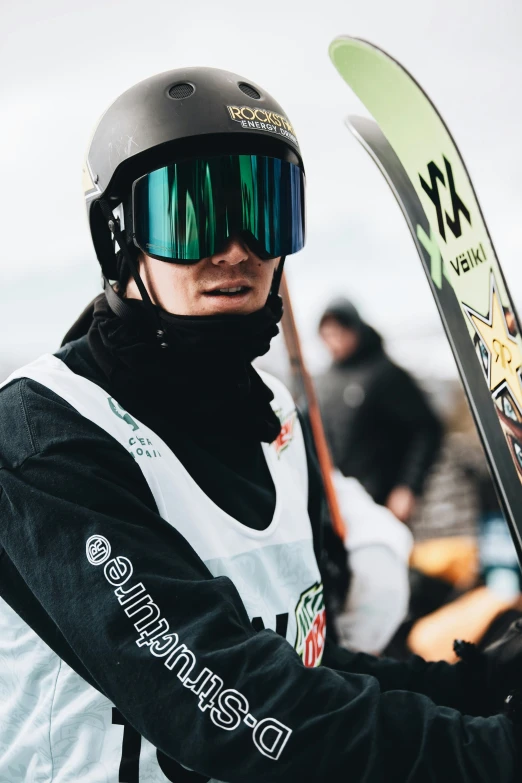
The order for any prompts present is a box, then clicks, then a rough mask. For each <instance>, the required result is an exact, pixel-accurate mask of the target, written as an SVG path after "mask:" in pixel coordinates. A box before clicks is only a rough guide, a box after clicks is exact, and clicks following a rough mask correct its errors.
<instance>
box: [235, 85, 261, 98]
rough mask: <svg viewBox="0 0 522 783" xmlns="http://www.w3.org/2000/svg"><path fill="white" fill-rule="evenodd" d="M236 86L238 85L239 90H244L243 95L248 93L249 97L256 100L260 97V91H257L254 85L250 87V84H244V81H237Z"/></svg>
mask: <svg viewBox="0 0 522 783" xmlns="http://www.w3.org/2000/svg"><path fill="white" fill-rule="evenodd" d="M237 86H238V87H239V89H240V90H241V92H244V93H245V95H248V97H249V98H255V99H256V101H257V100H259V98H260V97H261V93H260V92H258V91H257V90H256V88H255V87H252V85H251V84H246V83H245V82H239V84H238V85H237Z"/></svg>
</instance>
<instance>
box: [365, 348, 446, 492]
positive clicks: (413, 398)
mask: <svg viewBox="0 0 522 783" xmlns="http://www.w3.org/2000/svg"><path fill="white" fill-rule="evenodd" d="M376 383H378V384H379V385H380V386H381V387H382V388H383V389H385V390H386V393H385V394H383V395H380V396H379V405H380V406H381V408H382V413H383V415H384V416H386V417H389V418H391V419H393V420H395V421H396V422H397V423H400V426H401V430H402V432H403V433H407V437H408V444H409V445H408V449H407V451H406V453H405V455H404V458H403V460H402V464H401V466H400V470H399V473H398V477H397V484H398V485H399V484H400V485H404V486H407V487H409V488H410V489H411V490H412V491H413V492H414V493H415V494H419V493H420V492H421V490H422V486H423V483H424V480H425V478H426V476H427V474H428V472H429V470H430V468H431V466H432V465H433V463H434V462H435V459H436V458H437V455H438V452H439V449H440V444H441V441H442V425H441V423H440V421H439V419H438V418H437V416H436V415H435V413H434V412H433V410H432V409H431V407H430V405H429V404H428V401H427V399H426V397H425V395H424V393H423V392H422V391H421V390H420V388H419V387H418V386H417V384H416V383H415V382H414V380H413V378H411V376H410V375H409V374H408V373H407V372H406V371H405V370H403V369H402V368H400V367H397V366H396V365H394V364H391V363H389V364H388V363H387V364H386V365H385V369H384V372H383V374H381V376H379V377H378V378H377V379H376Z"/></svg>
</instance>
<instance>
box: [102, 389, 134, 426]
mask: <svg viewBox="0 0 522 783" xmlns="http://www.w3.org/2000/svg"><path fill="white" fill-rule="evenodd" d="M107 399H108V402H109V407H110V409H111V411H112V412H113V413H114V415H115V416H117V417H118V418H119V419H122V420H123V421H124V422H125V423H126V424H128V425H129V427H132V430H133V432H136V430H139V426H138V425H137V424H136V422H135V421H134V419H133V418H132V416H131V415H130V414H128V413H127V411H126V410H125V409H124V408H122V407H121V405H120V403H119V402H116V400H115V399H114V398H113V397H108V398H107Z"/></svg>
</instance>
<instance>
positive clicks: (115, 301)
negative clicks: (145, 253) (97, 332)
mask: <svg viewBox="0 0 522 783" xmlns="http://www.w3.org/2000/svg"><path fill="white" fill-rule="evenodd" d="M98 203H99V205H100V209H101V211H102V214H103V217H104V218H105V220H106V221H107V226H108V228H109V231H110V232H111V233H112V235H113V237H114V239H115V240H116V242H117V243H118V246H119V248H120V250H121V252H122V253H123V256H124V258H125V260H126V261H127V263H128V265H129V269H130V271H131V274H132V277H133V278H134V281H135V282H136V285H137V286H138V291H139V292H140V296H141V298H142V301H143V304H144V305H145V307H146V309H147V312H148V313H149V315H150V317H151V319H152V323H153V324H154V326H155V332H156V338H157V339H158V341H159V344H160V346H161V347H162V348H168V343H167V341H166V335H165V331H164V330H163V328H162V326H161V321H160V319H159V315H158V313H157V312H156V310H155V309H154V305H153V303H152V300H151V298H150V296H149V292H148V291H147V289H146V287H145V285H144V283H143V280H142V279H141V277H140V273H139V269H138V266H137V264H136V260H135V259H134V257H133V255H132V253H131V252H130V250H129V246H128V245H127V241H126V239H125V236H124V234H123V231H122V230H121V228H120V223H119V220H118V218H116V216H115V215H114V213H113V212H112V210H111V208H110V207H109V205H108V203H107V202H106V201H105V199H99V202H98ZM104 281H105V286H104V287H105V296H106V297H107V302H108V303H109V306H110V308H111V310H112V311H113V312H114V313H115V315H117V316H119V317H120V318H123V319H124V320H128V319H129V318H132V319H133V318H134V317H133V315H131V309H130V307H128V306H127V305H126V304H125V301H124V300H123V299H122V298H121V296H119V295H118V294H117V293H116V292H115V290H114V289H113V287H112V286H111V284H110V283H109V281H108V280H107V278H105V277H104Z"/></svg>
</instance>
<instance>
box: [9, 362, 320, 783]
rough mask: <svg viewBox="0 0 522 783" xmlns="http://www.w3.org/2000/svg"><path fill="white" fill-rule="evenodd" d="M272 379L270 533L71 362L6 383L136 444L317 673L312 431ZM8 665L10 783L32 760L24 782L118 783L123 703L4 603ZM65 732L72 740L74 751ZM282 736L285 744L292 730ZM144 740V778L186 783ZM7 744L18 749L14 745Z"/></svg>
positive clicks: (251, 608)
mask: <svg viewBox="0 0 522 783" xmlns="http://www.w3.org/2000/svg"><path fill="white" fill-rule="evenodd" d="M260 374H261V375H262V377H263V380H264V381H265V383H267V385H269V386H270V388H271V389H272V391H273V392H274V395H275V398H274V400H273V402H272V406H273V408H274V410H275V411H276V412H277V414H278V415H279V417H280V419H281V422H282V429H281V433H280V435H279V437H278V438H277V440H276V441H274V442H273V443H272V444H270V445H267V444H264V443H263V444H262V447H263V452H264V455H265V458H266V461H267V465H268V468H269V470H270V474H271V476H272V479H273V482H274V486H275V490H276V506H275V511H274V516H273V519H272V521H271V523H270V525H269V527H268V528H266V529H265V530H261V531H259V530H254V529H252V528H249V527H248V526H247V525H244V524H241V521H240V520H236V519H234V518H233V517H231V516H230V515H229V514H227V513H226V512H225V511H223V510H222V509H220V508H219V507H218V506H217V505H216V504H215V503H214V502H213V501H212V500H211V499H210V498H209V497H208V496H207V495H205V493H204V492H203V491H202V490H201V488H200V487H199V486H198V485H197V484H196V482H195V481H194V480H193V479H192V477H191V476H190V474H189V473H188V472H187V471H186V469H185V468H184V466H183V465H182V463H181V462H180V461H179V460H178V458H177V457H176V456H175V454H174V453H173V452H172V450H171V449H170V448H169V447H168V446H167V445H166V443H165V442H164V441H163V440H162V439H161V438H160V437H159V436H158V435H156V434H155V433H154V432H153V431H152V430H150V429H149V428H148V427H146V426H145V425H143V424H142V423H141V422H139V421H138V420H137V419H136V418H134V417H133V416H132V415H131V414H129V413H128V412H127V411H125V410H124V409H123V408H122V407H121V406H120V405H119V404H118V402H117V401H116V400H114V399H113V398H112V397H110V396H109V395H108V394H107V393H106V392H105V391H104V390H103V389H101V388H100V387H99V386H97V385H96V384H94V383H92V382H91V381H89V380H87V379H86V378H83V377H82V376H79V375H76V374H75V373H73V372H72V371H71V370H69V368H68V367H67V366H66V365H65V364H64V363H63V362H62V361H60V359H58V358H56V357H54V356H52V355H49V354H48V355H44V356H42V357H41V358H40V359H37V360H36V361H35V362H32V363H31V364H29V365H27V366H26V367H24V368H22V369H21V370H19V371H17V372H16V373H14V374H13V375H11V376H10V378H8V379H7V381H6V382H5V383H9V382H10V381H11V380H13V379H14V378H22V377H23V378H30V379H32V380H34V381H37V382H38V383H40V384H42V385H43V386H45V387H47V388H48V389H50V390H51V391H53V392H54V393H56V394H57V395H59V396H60V397H61V398H62V399H64V400H65V401H66V402H68V403H69V404H70V405H71V406H72V407H73V408H75V409H76V410H77V411H78V412H79V413H80V414H81V415H82V416H84V417H86V418H87V419H89V420H90V421H92V422H93V423H94V424H96V425H98V426H99V427H101V428H102V429H103V430H105V431H106V432H107V433H108V434H109V435H110V436H111V437H113V438H114V439H115V440H116V441H118V442H119V443H120V444H121V445H122V446H123V447H124V448H125V449H127V451H128V452H129V453H130V454H131V455H132V457H133V458H134V459H135V460H136V462H137V464H138V465H139V467H140V468H141V470H142V472H143V475H144V477H145V479H146V481H147V483H148V485H149V487H150V489H151V492H152V495H153V497H154V500H155V502H156V505H157V508H158V512H159V514H160V515H161V517H163V519H165V520H166V521H167V522H169V523H170V524H171V525H172V526H173V527H175V528H176V530H178V531H179V532H180V533H181V535H183V537H184V538H185V539H186V540H187V541H188V542H189V543H190V545H191V546H192V547H193V549H194V550H195V551H196V552H197V554H198V555H199V557H200V558H201V559H202V560H203V562H204V563H205V564H206V566H207V568H208V569H209V570H210V572H211V573H212V574H213V575H214V576H227V577H229V578H230V579H231V581H232V582H233V583H234V585H235V586H236V588H237V590H238V592H239V594H240V596H241V598H242V601H243V603H244V605H245V608H246V610H247V612H248V615H249V617H250V619H251V620H252V621H253V624H254V627H255V628H256V629H258V630H259V629H261V628H263V627H264V628H270V629H272V630H274V631H277V632H278V633H280V634H281V635H283V636H285V637H286V639H287V640H288V642H289V643H290V644H291V645H292V646H293V647H294V648H295V649H296V651H297V652H298V654H299V655H300V656H301V657H302V659H303V662H304V664H305V665H306V666H317V665H319V664H320V661H321V658H322V654H323V647H324V639H325V611H324V602H323V594H322V585H321V578H320V574H319V569H318V567H317V563H316V559H315V555H314V550H313V540H312V529H311V525H310V520H309V518H308V511H307V503H308V472H307V463H306V452H305V448H304V441H303V435H302V431H301V427H300V425H299V421H298V419H297V416H296V411H295V407H294V404H293V401H292V398H291V396H290V394H289V392H288V391H287V390H286V389H285V387H284V386H283V385H282V384H281V383H280V382H279V381H277V380H276V379H274V378H272V377H271V376H269V375H266V374H265V373H260ZM118 554H122V555H123V554H124V553H118ZM93 556H94V557H96V554H95V553H94V554H93ZM91 562H93V561H92V560H91ZM142 625H143V623H142ZM136 628H138V624H137V623H136ZM172 630H174V631H175V629H172ZM174 635H175V634H174ZM142 636H143V634H142ZM181 641H182V640H181ZM143 643H144V642H142V644H143ZM147 644H149V642H147ZM174 652H176V651H174ZM0 658H2V659H3V660H8V662H9V665H8V667H7V669H6V671H7V674H5V673H4V676H3V682H2V687H3V692H4V698H3V699H2V700H1V702H0V726H10V727H11V731H10V735H11V737H12V739H11V742H10V743H9V746H8V747H7V750H6V752H5V753H3V751H2V747H1V745H0V777H1V773H2V772H3V771H4V765H6V764H7V766H6V767H5V769H7V768H8V766H12V765H14V767H17V768H18V767H19V766H20V765H22V766H23V765H24V764H25V765H26V766H27V771H26V773H25V774H26V777H25V778H24V779H27V780H32V779H33V778H32V777H31V775H33V776H34V780H35V781H36V780H40V779H42V780H43V779H45V776H46V775H49V779H50V777H51V775H50V771H51V766H50V765H51V759H52V775H53V777H52V780H53V783H62V781H63V783H65V781H66V780H67V781H69V780H75V781H77V783H101V782H102V781H103V783H105V782H107V783H113V782H114V783H117V781H118V770H119V766H120V764H121V761H122V737H123V731H124V730H125V731H132V729H130V728H129V727H125V728H124V727H123V726H122V725H121V724H118V722H117V720H118V718H117V717H115V714H116V711H115V710H113V707H112V704H111V703H110V702H109V701H108V700H107V699H105V698H104V697H103V696H101V695H100V694H99V693H98V692H97V691H96V690H95V689H93V688H91V686H89V685H88V684H87V683H86V682H85V681H84V680H83V679H82V678H81V677H79V676H78V675H77V674H76V673H75V672H74V671H72V670H71V669H70V668H69V667H68V666H67V665H66V664H65V663H64V662H63V661H61V660H60V659H59V658H58V657H57V656H56V655H55V654H54V653H53V652H52V651H51V650H50V648H48V647H47V645H45V644H44V642H42V640H40V639H39V637H38V636H37V635H36V634H35V633H34V632H33V631H32V630H31V629H30V628H29V627H28V626H27V625H26V624H25V623H24V622H23V621H22V620H21V619H20V618H19V617H18V616H17V615H16V614H15V613H14V612H13V611H12V610H11V609H10V608H9V607H8V606H7V604H5V602H4V601H3V600H1V599H0ZM158 663H160V662H158ZM216 675H218V676H219V672H216ZM178 676H180V675H178ZM0 678H2V675H0ZM180 679H181V676H180ZM185 679H187V678H185ZM182 682H183V680H182ZM187 682H189V680H188V679H187ZM53 691H54V699H51V694H52V692H53ZM196 703H197V702H196ZM28 711H30V712H31V720H30V722H27V718H25V721H24V725H25V729H24V725H22V728H21V730H20V731H18V730H17V729H16V726H17V725H21V722H20V720H19V716H20V715H21V714H22V713H23V714H24V715H27V712H28ZM210 712H212V710H209V713H210ZM94 715H96V719H94V717H93V716H94ZM247 717H248V718H249V719H252V721H253V722H252V726H253V727H254V729H253V736H254V742H255V744H256V745H257V747H258V750H260V752H262V753H264V754H265V755H271V753H272V757H273V758H274V759H276V758H277V753H276V750H277V749H276V745H277V737H276V734H274V732H272V736H273V737H275V740H274V739H272V740H270V742H271V743H272V744H273V747H272V746H270V747H269V746H268V745H267V744H266V743H267V742H268V740H267V739H265V740H262V739H261V740H260V744H261V747H259V744H258V742H257V740H256V729H255V723H256V721H255V719H254V718H252V716H250V715H248V716H247ZM51 718H52V719H51ZM274 718H275V719H276V718H277V716H274ZM215 722H216V721H215ZM245 722H246V720H245ZM275 722H276V723H277V721H275ZM216 725H219V724H218V723H217V722H216ZM247 725H250V723H247ZM281 726H282V724H281ZM33 728H34V731H33ZM284 728H285V727H283V729H284ZM26 729H29V730H26ZM64 732H65V733H66V735H67V737H68V742H67V743H65V745H64V743H63V736H64ZM265 734H266V733H265ZM268 736H269V735H268V734H266V737H268ZM260 737H262V732H260V733H258V738H260ZM0 739H1V737H0ZM280 739H281V742H280V745H281V746H282V745H283V742H284V738H283V735H282V734H281V736H280ZM136 741H137V742H141V753H140V755H139V775H140V777H139V779H140V780H141V779H142V780H143V781H147V783H165V781H169V780H175V776H172V775H171V776H170V777H169V762H168V759H167V763H165V758H166V757H164V761H163V763H162V760H161V757H160V758H159V759H158V758H157V754H156V751H155V749H154V748H153V746H152V745H150V743H148V742H147V741H146V740H145V739H142V738H138V737H137V738H136ZM263 742H265V748H264V749H263ZM2 745H3V746H4V747H6V745H5V742H2ZM281 750H282V747H280V749H279V750H277V752H281ZM62 751H63V752H62ZM14 767H13V768H14ZM4 774H5V772H4Z"/></svg>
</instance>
